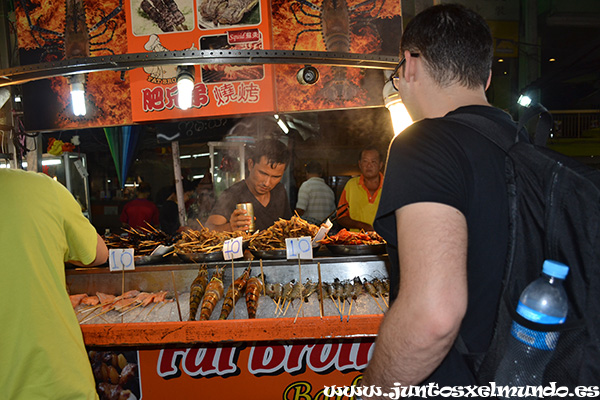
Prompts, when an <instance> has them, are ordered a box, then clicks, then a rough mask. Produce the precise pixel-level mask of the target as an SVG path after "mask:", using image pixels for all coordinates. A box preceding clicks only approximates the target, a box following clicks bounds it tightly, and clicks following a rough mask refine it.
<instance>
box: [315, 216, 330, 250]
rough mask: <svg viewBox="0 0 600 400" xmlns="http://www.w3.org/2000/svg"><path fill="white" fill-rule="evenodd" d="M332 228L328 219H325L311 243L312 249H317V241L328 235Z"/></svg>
mask: <svg viewBox="0 0 600 400" xmlns="http://www.w3.org/2000/svg"><path fill="white" fill-rule="evenodd" d="M332 226H333V223H332V222H331V221H330V220H329V218H327V221H325V222H323V223H322V224H321V227H320V228H319V231H318V232H317V234H316V235H315V238H314V239H313V241H312V245H313V247H317V246H318V245H319V240H322V239H323V238H324V237H325V236H326V235H327V234H328V233H329V230H330V229H331V227H332Z"/></svg>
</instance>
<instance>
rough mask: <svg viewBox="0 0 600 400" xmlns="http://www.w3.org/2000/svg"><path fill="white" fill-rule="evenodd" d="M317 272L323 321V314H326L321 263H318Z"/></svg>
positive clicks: (320, 312)
mask: <svg viewBox="0 0 600 400" xmlns="http://www.w3.org/2000/svg"><path fill="white" fill-rule="evenodd" d="M317 271H318V272H319V314H320V315H321V319H323V314H325V312H324V310H323V281H322V280H321V263H320V262H318V263H317Z"/></svg>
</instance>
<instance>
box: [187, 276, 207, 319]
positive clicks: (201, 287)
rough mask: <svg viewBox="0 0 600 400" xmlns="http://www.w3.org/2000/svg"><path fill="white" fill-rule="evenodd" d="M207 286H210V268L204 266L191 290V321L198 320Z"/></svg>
mask: <svg viewBox="0 0 600 400" xmlns="http://www.w3.org/2000/svg"><path fill="white" fill-rule="evenodd" d="M206 285H208V268H207V267H206V265H202V266H201V267H200V270H199V271H198V276H197V277H196V279H194V281H193V282H192V286H191V288H190V321H195V320H196V314H197V313H198V306H199V305H200V302H201V301H202V296H204V291H205V290H206Z"/></svg>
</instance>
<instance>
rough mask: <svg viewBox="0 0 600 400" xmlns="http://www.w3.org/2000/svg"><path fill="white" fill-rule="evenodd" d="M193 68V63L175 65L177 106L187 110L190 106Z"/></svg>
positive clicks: (192, 88)
mask: <svg viewBox="0 0 600 400" xmlns="http://www.w3.org/2000/svg"><path fill="white" fill-rule="evenodd" d="M194 75H195V68H194V66H193V65H180V66H178V67H177V103H178V104H179V108H181V109H182V110H187V109H188V108H190V107H191V106H192V92H193V90H194Z"/></svg>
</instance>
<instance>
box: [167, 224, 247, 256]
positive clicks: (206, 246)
mask: <svg viewBox="0 0 600 400" xmlns="http://www.w3.org/2000/svg"><path fill="white" fill-rule="evenodd" d="M240 236H241V237H242V240H248V239H249V238H250V234H248V233H247V232H243V231H235V232H217V231H212V230H210V229H208V228H202V229H201V230H199V231H196V230H193V229H190V230H187V231H184V232H182V234H181V239H180V240H179V241H178V242H177V243H175V252H176V253H184V254H185V253H212V252H216V251H223V243H224V242H225V241H226V240H229V239H232V238H236V237H240Z"/></svg>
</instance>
